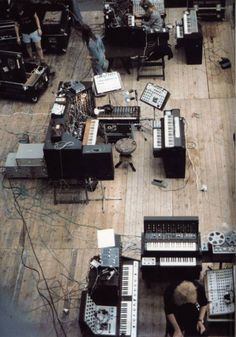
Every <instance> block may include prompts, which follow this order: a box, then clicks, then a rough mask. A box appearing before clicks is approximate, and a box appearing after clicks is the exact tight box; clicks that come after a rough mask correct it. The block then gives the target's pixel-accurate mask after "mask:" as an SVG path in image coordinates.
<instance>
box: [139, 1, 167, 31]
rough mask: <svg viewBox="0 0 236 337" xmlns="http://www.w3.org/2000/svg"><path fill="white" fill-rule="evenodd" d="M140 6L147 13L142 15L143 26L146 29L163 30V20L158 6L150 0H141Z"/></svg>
mask: <svg viewBox="0 0 236 337" xmlns="http://www.w3.org/2000/svg"><path fill="white" fill-rule="evenodd" d="M140 6H141V7H142V8H143V9H144V11H145V14H144V15H143V17H142V27H144V28H145V29H146V30H161V29H162V27H163V20H162V18H161V14H160V13H159V12H158V11H157V9H156V7H155V6H154V5H153V4H152V3H151V2H150V1H149V0H141V1H140Z"/></svg>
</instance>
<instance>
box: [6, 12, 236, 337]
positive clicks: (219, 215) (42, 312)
mask: <svg viewBox="0 0 236 337" xmlns="http://www.w3.org/2000/svg"><path fill="white" fill-rule="evenodd" d="M181 13H182V10H181V9H169V10H168V11H167V19H166V22H167V23H169V24H171V25H174V23H175V21H176V19H180V18H181ZM83 17H84V20H85V21H86V22H87V23H89V24H91V25H92V27H93V29H94V30H96V31H101V24H102V21H103V19H102V13H100V12H96V13H93V12H88V13H83ZM203 35H204V52H203V62H202V64H201V65H186V63H185V59H184V54H183V51H182V50H181V49H175V48H174V45H175V42H174V32H173V31H172V32H171V44H172V50H173V53H174V57H173V58H172V59H171V60H169V61H168V60H167V61H166V80H165V81H162V80H161V79H158V80H157V79H152V78H150V79H141V80H140V81H139V82H137V81H136V70H135V69H131V75H128V74H126V72H125V70H124V69H122V68H121V67H120V65H119V64H116V65H114V68H115V67H116V68H115V70H117V71H119V72H120V74H121V78H122V82H123V86H124V89H125V90H129V89H137V91H138V95H139V97H140V95H141V93H142V91H143V89H144V87H145V85H146V83H147V82H155V83H157V84H159V85H161V86H163V87H164V88H166V89H167V90H168V91H170V93H171V96H170V99H169V100H168V103H167V105H166V108H167V109H168V108H170V109H171V108H179V109H180V110H181V116H183V117H184V118H185V120H186V141H187V168H186V178H185V179H178V180H177V179H166V178H165V174H164V170H163V165H162V161H161V160H160V159H158V158H153V155H152V132H151V122H150V121H149V119H150V118H153V110H152V108H151V107H149V106H147V105H145V104H144V103H142V102H139V104H140V106H141V117H142V119H143V122H142V125H143V128H142V129H141V131H136V132H135V140H136V142H137V150H136V151H135V153H134V155H133V163H134V166H135V167H136V170H137V171H136V172H135V173H134V172H132V170H131V169H130V168H125V167H120V168H118V169H116V170H115V180H114V181H110V182H103V183H102V186H103V187H104V188H105V201H104V204H102V202H101V201H92V200H91V201H90V202H89V204H88V205H78V204H69V205H54V203H53V190H52V187H51V186H50V184H48V183H47V182H45V181H41V180H30V181H28V180H16V181H11V182H9V181H8V180H7V179H4V178H3V176H2V184H1V188H0V193H1V199H0V215H1V236H0V272H1V274H0V275H1V277H0V287H1V288H0V289H1V295H2V296H3V295H4V301H5V304H6V306H7V308H8V309H7V310H8V311H7V313H8V312H9V313H10V314H9V315H8V318H6V319H4V320H3V319H2V321H4V323H5V325H6V326H7V328H6V329H10V327H12V323H11V322H12V320H13V319H14V320H15V321H16V322H17V323H15V326H16V330H17V331H24V336H25V337H28V336H34V337H35V336H40V337H41V336H44V337H54V336H56V334H55V331H54V328H53V324H52V316H51V311H50V308H49V306H48V305H47V302H46V300H42V298H41V297H40V296H39V294H38V291H40V292H41V294H43V295H44V296H46V297H48V296H49V295H48V289H46V284H45V281H44V278H46V280H47V283H48V285H49V289H50V296H51V297H52V298H53V300H54V304H55V307H56V309H57V313H58V319H60V320H61V322H62V324H63V327H64V330H65V333H66V334H63V333H62V330H61V328H60V326H59V324H57V330H58V333H59V334H58V336H67V337H75V336H80V332H79V328H78V322H77V319H78V312H79V304H80V294H81V291H82V290H83V289H85V288H86V276H87V272H88V266H89V260H90V258H91V257H92V256H94V255H96V254H98V252H99V251H98V249H97V239H96V231H97V230H98V229H105V228H114V230H115V232H116V233H117V234H120V235H121V238H122V243H123V255H125V256H130V257H135V258H137V259H140V237H141V232H142V231H143V217H144V216H147V215H162V216H173V215H176V216H177V215H180V216H181V215H183V216H184V215H189V216H192V215H194V216H199V227H200V231H201V237H202V240H206V239H207V234H208V233H209V232H210V231H215V230H219V231H223V232H228V231H230V230H233V229H235V143H234V141H233V133H234V132H235V94H234V84H233V75H232V71H231V69H225V70H222V69H221V68H220V67H219V65H218V63H217V61H218V60H219V59H220V57H228V58H230V59H231V60H233V39H232V35H231V27H230V25H229V23H227V22H217V23H215V22H214V23H203ZM46 60H47V62H48V63H49V64H50V65H51V66H52V67H53V68H54V69H55V71H56V77H55V79H54V80H53V82H52V84H51V86H50V87H49V88H48V90H47V91H46V92H45V94H44V95H43V96H42V97H41V98H40V100H39V102H38V103H37V104H35V105H34V104H30V103H22V102H14V101H12V100H1V101H0V106H1V110H0V122H1V124H0V125H1V126H0V130H1V143H0V159H1V166H4V163H5V160H6V157H7V154H8V153H9V152H16V150H17V147H18V140H19V138H20V137H21V135H22V134H23V133H26V132H27V133H28V134H29V137H30V142H31V143H43V142H44V140H45V132H46V130H47V126H48V123H49V110H50V107H51V106H52V104H53V101H54V98H55V93H56V88H57V85H58V83H59V81H61V80H70V79H76V80H80V81H82V80H90V79H91V76H92V72H91V67H90V62H89V59H88V53H87V50H86V47H85V46H84V45H83V44H82V42H81V37H80V34H79V33H78V32H75V31H73V32H72V35H71V39H70V42H69V47H68V51H67V53H66V54H65V55H60V56H59V55H47V56H46ZM110 98H111V101H112V103H113V104H124V96H123V94H121V93H118V94H112V95H111V97H110ZM103 103H107V98H99V99H97V104H98V105H100V104H103ZM161 116H162V112H160V111H157V112H156V117H161ZM113 154H114V162H115V163H116V162H117V161H118V154H117V153H116V152H115V150H114V153H113ZM154 178H155V179H164V180H165V181H166V182H167V183H168V186H167V188H165V189H163V188H159V187H157V186H154V185H152V184H151V182H152V180H153V179H154ZM202 185H206V186H207V192H202V191H200V189H201V186H202ZM13 192H14V193H13ZM13 195H14V196H15V198H16V199H15V200H14V197H13ZM101 196H102V190H101V185H99V186H98V188H97V189H96V191H95V192H91V193H89V198H90V199H96V198H100V197H101ZM16 202H17V204H18V205H19V206H20V210H19V212H17V209H16ZM102 206H104V207H102ZM22 219H24V221H25V223H23V221H22ZM26 227H27V229H28V231H29V233H30V238H31V240H32V241H31V242H30V241H29V236H28V234H27V231H26ZM36 257H37V259H36ZM39 262H40V265H41V266H42V270H41V269H40V267H39ZM27 266H29V267H30V268H27ZM163 289H164V285H163V284H157V285H155V286H154V288H152V289H147V288H146V287H145V285H144V284H143V283H142V281H141V284H140V312H139V323H140V324H139V337H163V336H164V328H165V321H164V314H163V302H162V295H163ZM63 308H69V313H68V314H67V315H65V314H64V313H63ZM55 319H57V317H56V318H55ZM8 321H9V322H10V323H9V324H8ZM0 323H2V322H1V319H0ZM6 336H8V335H7V334H6ZM22 336H23V335H22ZM4 337H5V336H4ZM11 337H14V333H13V332H12V333H11Z"/></svg>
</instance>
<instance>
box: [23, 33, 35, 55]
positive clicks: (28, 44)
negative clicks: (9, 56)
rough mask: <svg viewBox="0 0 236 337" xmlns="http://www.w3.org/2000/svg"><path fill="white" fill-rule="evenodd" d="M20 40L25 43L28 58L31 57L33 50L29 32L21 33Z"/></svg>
mask: <svg viewBox="0 0 236 337" xmlns="http://www.w3.org/2000/svg"><path fill="white" fill-rule="evenodd" d="M22 41H23V42H24V44H25V48H26V51H27V54H28V55H29V57H30V58H33V51H32V46H31V39H30V35H29V34H22Z"/></svg>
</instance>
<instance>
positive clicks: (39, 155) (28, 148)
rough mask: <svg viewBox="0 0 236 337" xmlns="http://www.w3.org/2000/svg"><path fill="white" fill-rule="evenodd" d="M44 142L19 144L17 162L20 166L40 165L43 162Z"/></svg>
mask: <svg viewBox="0 0 236 337" xmlns="http://www.w3.org/2000/svg"><path fill="white" fill-rule="evenodd" d="M43 145H44V144H19V147H18V150H17V153H16V162H17V165H19V166H40V165H42V163H43Z"/></svg>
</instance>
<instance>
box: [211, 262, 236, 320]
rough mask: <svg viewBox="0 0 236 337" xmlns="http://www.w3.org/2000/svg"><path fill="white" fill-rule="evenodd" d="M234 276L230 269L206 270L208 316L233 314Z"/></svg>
mask: <svg viewBox="0 0 236 337" xmlns="http://www.w3.org/2000/svg"><path fill="white" fill-rule="evenodd" d="M234 282H235V279H234V274H233V269H232V268H225V269H216V270H207V272H206V295H207V298H208V300H209V312H208V314H209V316H211V317H219V315H225V314H231V313H234V309H235V308H234V286H235V285H234Z"/></svg>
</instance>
